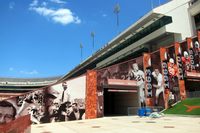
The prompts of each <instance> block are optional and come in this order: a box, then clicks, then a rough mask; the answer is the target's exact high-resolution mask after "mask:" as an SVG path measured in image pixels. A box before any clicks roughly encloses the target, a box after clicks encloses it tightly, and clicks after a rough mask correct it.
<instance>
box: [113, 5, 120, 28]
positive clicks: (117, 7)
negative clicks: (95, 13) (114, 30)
mask: <svg viewBox="0 0 200 133" xmlns="http://www.w3.org/2000/svg"><path fill="white" fill-rule="evenodd" d="M119 12H120V5H119V4H116V5H115V7H114V13H115V14H116V16H117V27H119Z"/></svg>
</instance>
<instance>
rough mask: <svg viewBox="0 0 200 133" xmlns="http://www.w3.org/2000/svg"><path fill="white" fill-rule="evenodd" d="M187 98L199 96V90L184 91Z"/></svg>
mask: <svg viewBox="0 0 200 133" xmlns="http://www.w3.org/2000/svg"><path fill="white" fill-rule="evenodd" d="M186 94H187V97H188V98H195V97H199V98H200V91H192V92H186Z"/></svg>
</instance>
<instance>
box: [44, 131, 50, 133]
mask: <svg viewBox="0 0 200 133" xmlns="http://www.w3.org/2000/svg"><path fill="white" fill-rule="evenodd" d="M42 133H52V132H49V131H45V132H42Z"/></svg>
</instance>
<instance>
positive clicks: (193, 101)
mask: <svg viewBox="0 0 200 133" xmlns="http://www.w3.org/2000/svg"><path fill="white" fill-rule="evenodd" d="M185 105H189V106H193V107H194V106H200V98H188V99H186V100H183V101H181V102H179V103H177V104H176V105H175V106H173V107H172V108H170V109H167V110H165V111H164V112H163V113H164V114H181V115H200V108H199V107H197V108H196V109H193V110H191V111H188V108H187V107H186V106H185Z"/></svg>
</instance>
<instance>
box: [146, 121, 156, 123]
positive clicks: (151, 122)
mask: <svg viewBox="0 0 200 133" xmlns="http://www.w3.org/2000/svg"><path fill="white" fill-rule="evenodd" d="M146 123H156V122H155V121H146Z"/></svg>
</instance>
